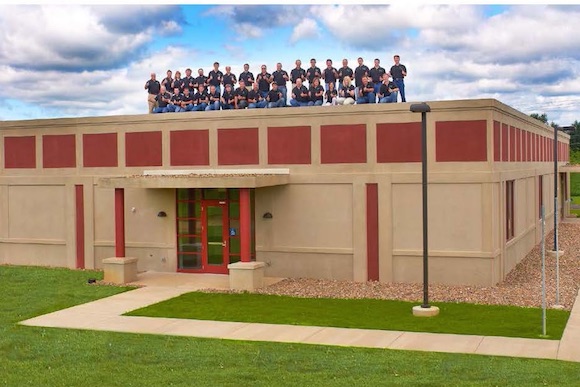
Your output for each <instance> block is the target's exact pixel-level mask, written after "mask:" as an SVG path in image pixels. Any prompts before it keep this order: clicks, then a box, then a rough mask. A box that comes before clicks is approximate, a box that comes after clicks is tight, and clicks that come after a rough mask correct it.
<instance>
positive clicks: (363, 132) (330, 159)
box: [320, 124, 367, 164]
mask: <svg viewBox="0 0 580 387" xmlns="http://www.w3.org/2000/svg"><path fill="white" fill-rule="evenodd" d="M320 148H321V149H320V160H321V162H322V164H335V163H366V162H367V126H366V125H365V124H357V125H321V126H320Z"/></svg>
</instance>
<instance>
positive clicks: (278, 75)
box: [272, 70, 289, 102]
mask: <svg viewBox="0 0 580 387" xmlns="http://www.w3.org/2000/svg"><path fill="white" fill-rule="evenodd" d="M284 75H286V77H287V78H289V77H288V73H287V72H286V71H284V70H280V71H278V70H276V71H274V72H273V73H272V77H274V82H276V84H277V85H278V86H286V80H287V79H286V78H284ZM272 102H276V101H272Z"/></svg>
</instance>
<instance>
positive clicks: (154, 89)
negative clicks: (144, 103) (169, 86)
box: [145, 79, 161, 95]
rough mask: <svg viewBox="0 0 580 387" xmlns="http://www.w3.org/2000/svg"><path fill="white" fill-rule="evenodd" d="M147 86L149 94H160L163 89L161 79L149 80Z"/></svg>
mask: <svg viewBox="0 0 580 387" xmlns="http://www.w3.org/2000/svg"><path fill="white" fill-rule="evenodd" d="M145 88H146V89H147V92H148V93H149V94H155V95H157V94H159V91H160V90H161V83H159V81H158V80H157V79H156V80H151V79H150V80H148V81H147V83H145Z"/></svg>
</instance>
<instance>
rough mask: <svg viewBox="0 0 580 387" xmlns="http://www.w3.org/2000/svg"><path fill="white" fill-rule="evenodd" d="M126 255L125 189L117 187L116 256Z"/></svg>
mask: <svg viewBox="0 0 580 387" xmlns="http://www.w3.org/2000/svg"><path fill="white" fill-rule="evenodd" d="M124 256H125V189H124V188H115V257H124Z"/></svg>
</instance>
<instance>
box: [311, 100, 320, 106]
mask: <svg viewBox="0 0 580 387" xmlns="http://www.w3.org/2000/svg"><path fill="white" fill-rule="evenodd" d="M308 106H322V100H320V99H317V100H316V101H310V102H308Z"/></svg>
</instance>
